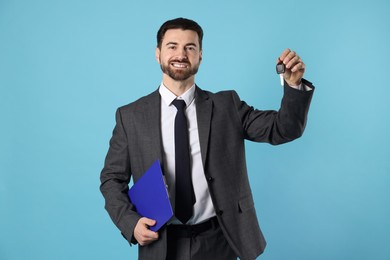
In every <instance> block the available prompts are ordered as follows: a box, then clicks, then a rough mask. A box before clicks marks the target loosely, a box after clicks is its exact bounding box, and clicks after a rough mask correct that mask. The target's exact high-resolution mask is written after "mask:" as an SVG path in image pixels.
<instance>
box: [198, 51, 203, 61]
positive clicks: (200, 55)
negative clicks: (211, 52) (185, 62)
mask: <svg viewBox="0 0 390 260" xmlns="http://www.w3.org/2000/svg"><path fill="white" fill-rule="evenodd" d="M202 54H203V52H202V50H201V51H200V52H199V62H201V61H202Z"/></svg>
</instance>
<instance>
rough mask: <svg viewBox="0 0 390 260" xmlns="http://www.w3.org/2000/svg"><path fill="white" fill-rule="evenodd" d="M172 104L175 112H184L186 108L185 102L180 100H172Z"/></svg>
mask: <svg viewBox="0 0 390 260" xmlns="http://www.w3.org/2000/svg"><path fill="white" fill-rule="evenodd" d="M172 104H173V105H174V106H175V107H176V108H177V110H184V108H185V107H186V102H185V101H184V100H181V99H175V100H173V101H172Z"/></svg>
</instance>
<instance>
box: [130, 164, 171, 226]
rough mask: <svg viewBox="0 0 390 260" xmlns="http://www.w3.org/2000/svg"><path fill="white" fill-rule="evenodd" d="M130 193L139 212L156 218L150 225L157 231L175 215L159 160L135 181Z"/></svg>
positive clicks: (144, 215) (132, 201)
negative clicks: (152, 224) (153, 223)
mask: <svg viewBox="0 0 390 260" xmlns="http://www.w3.org/2000/svg"><path fill="white" fill-rule="evenodd" d="M128 195H129V198H130V201H131V203H132V204H133V205H134V206H135V209H136V211H137V212H138V214H140V215H141V216H143V217H147V218H150V219H154V220H156V224H155V225H154V226H151V227H149V229H150V230H152V231H155V232H157V231H158V230H159V229H160V228H161V227H162V226H163V225H164V224H165V223H167V222H168V220H170V219H171V217H172V216H173V211H172V206H171V202H170V201H169V196H168V191H167V188H166V186H165V181H164V176H163V174H162V170H161V166H160V161H159V160H156V161H155V162H154V163H153V164H152V166H150V168H149V169H148V170H147V171H146V172H145V173H144V175H142V176H141V178H139V179H138V181H137V182H136V183H134V185H133V186H132V187H131V188H130V189H129V191H128Z"/></svg>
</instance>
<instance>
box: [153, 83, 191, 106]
mask: <svg viewBox="0 0 390 260" xmlns="http://www.w3.org/2000/svg"><path fill="white" fill-rule="evenodd" d="M158 91H159V92H160V95H161V98H162V100H163V101H164V103H165V104H166V105H167V106H170V105H171V104H172V101H173V100H175V99H182V100H184V102H186V105H187V107H188V106H189V105H190V104H191V102H192V101H193V100H194V98H195V84H194V85H192V87H191V88H189V89H188V90H187V91H186V92H184V93H183V95H181V96H179V97H177V96H176V95H175V94H173V93H172V92H171V91H170V90H169V89H168V88H167V87H166V86H165V85H164V83H161V85H160V88H159V90H158Z"/></svg>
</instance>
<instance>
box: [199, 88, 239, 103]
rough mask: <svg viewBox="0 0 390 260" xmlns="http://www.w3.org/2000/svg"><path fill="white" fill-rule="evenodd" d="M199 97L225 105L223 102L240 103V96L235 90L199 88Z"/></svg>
mask: <svg viewBox="0 0 390 260" xmlns="http://www.w3.org/2000/svg"><path fill="white" fill-rule="evenodd" d="M198 92H199V93H198V94H197V97H199V98H200V99H210V100H212V101H213V103H214V104H218V105H223V104H232V103H239V102H240V97H239V96H238V94H237V92H236V91H235V90H222V91H219V92H215V93H214V92H211V91H208V90H202V89H200V88H198Z"/></svg>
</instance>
